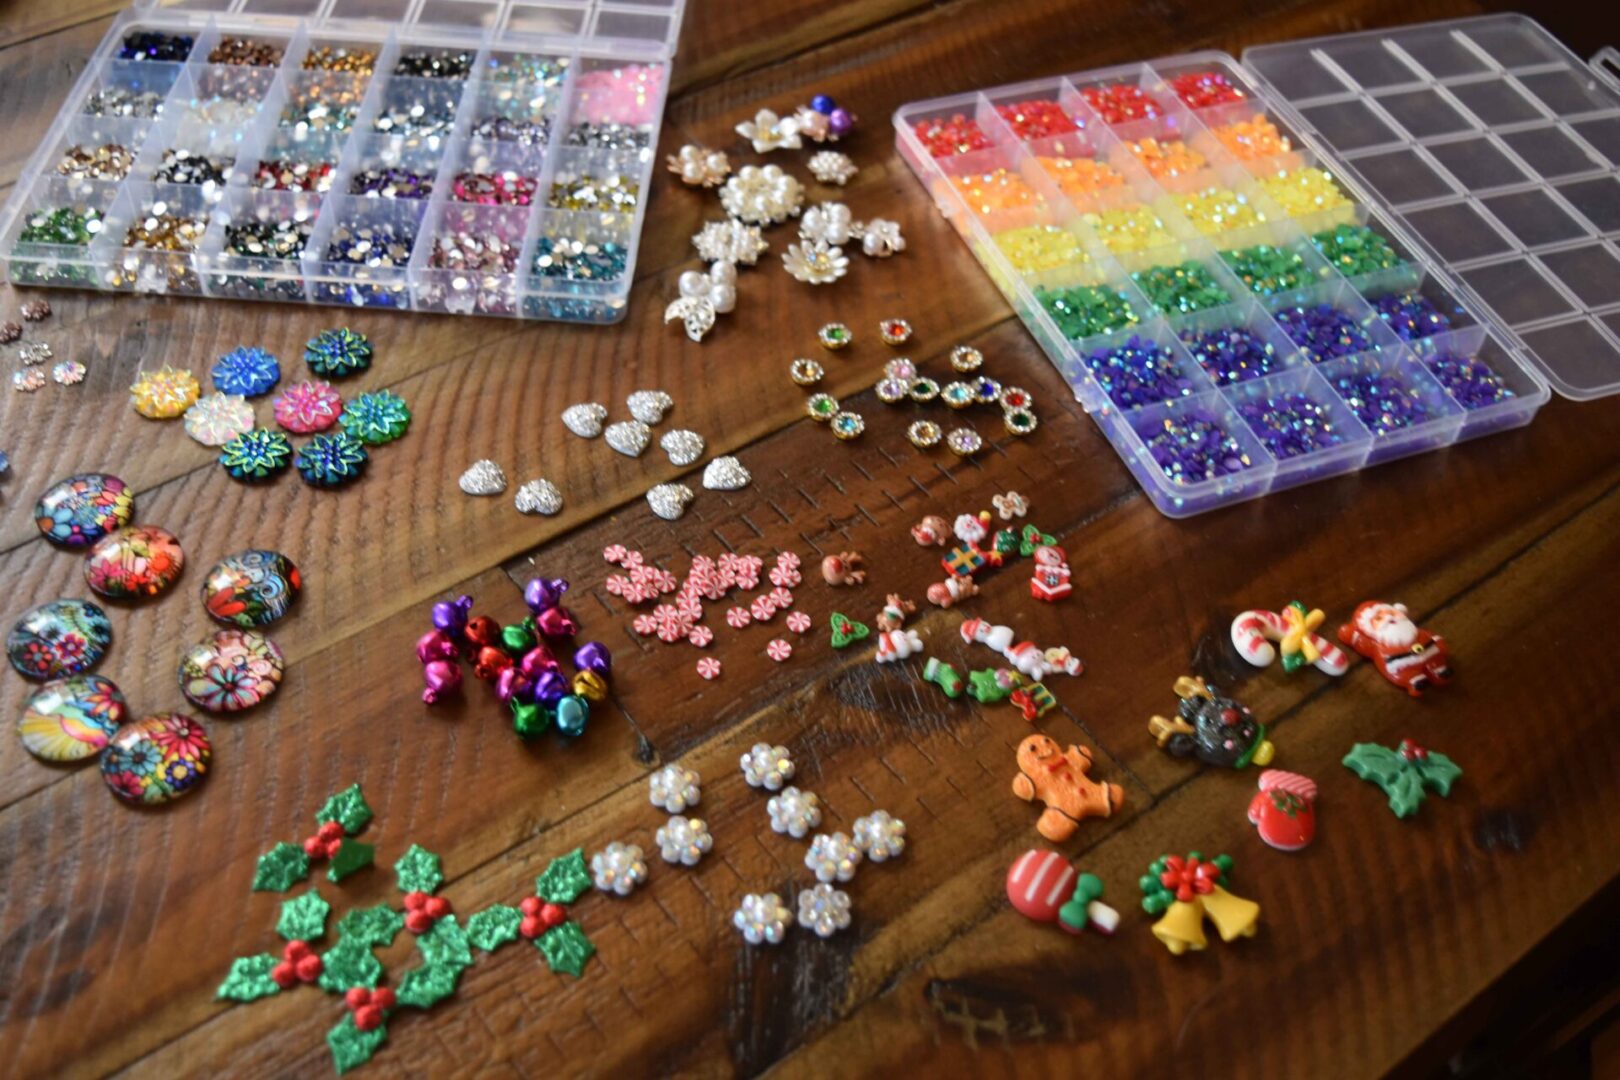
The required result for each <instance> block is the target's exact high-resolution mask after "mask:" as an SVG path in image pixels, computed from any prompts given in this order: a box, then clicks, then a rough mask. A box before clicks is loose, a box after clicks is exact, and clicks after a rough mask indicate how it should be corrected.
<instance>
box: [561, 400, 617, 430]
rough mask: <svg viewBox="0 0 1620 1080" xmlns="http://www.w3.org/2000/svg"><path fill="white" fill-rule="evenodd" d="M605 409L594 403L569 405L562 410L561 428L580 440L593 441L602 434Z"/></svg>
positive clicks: (605, 417) (605, 415) (605, 416)
mask: <svg viewBox="0 0 1620 1080" xmlns="http://www.w3.org/2000/svg"><path fill="white" fill-rule="evenodd" d="M607 414H608V412H607V407H606V406H604V405H599V404H597V403H596V402H594V401H587V402H584V403H582V404H579V405H570V406H568V408H566V409H564V410H563V414H562V422H563V427H565V428H567V429H568V430H569V431H572V432H573V433H574V434H575V435H578V436H579V437H580V438H582V439H594V438H596V437H597V436H598V435H600V434H602V421H604V420H606V419H607Z"/></svg>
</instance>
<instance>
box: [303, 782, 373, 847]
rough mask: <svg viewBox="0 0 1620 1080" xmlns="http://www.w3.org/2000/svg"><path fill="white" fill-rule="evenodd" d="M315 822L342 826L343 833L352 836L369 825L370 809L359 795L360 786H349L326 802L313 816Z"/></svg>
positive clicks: (363, 797) (362, 796)
mask: <svg viewBox="0 0 1620 1080" xmlns="http://www.w3.org/2000/svg"><path fill="white" fill-rule="evenodd" d="M315 820H316V822H317V823H319V824H321V825H325V824H326V823H327V822H328V821H335V822H337V823H338V824H339V825H342V826H343V831H344V832H346V833H348V834H349V835H350V836H353V835H355V834H356V833H358V832H359V831H360V830H361V829H364V828H365V827H366V826H367V825H368V824H370V823H371V807H369V806H367V805H366V797H365V796H364V795H362V794H360V785H359V784H350V785H349V786H348V787H346V788H344V789H343V790H342V791H340V792H338V793H337V794H336V795H333V796H332V797H331V798H329V799H327V800H326V804H325V805H324V806H322V807H321V810H320V813H318V814H316V815H315Z"/></svg>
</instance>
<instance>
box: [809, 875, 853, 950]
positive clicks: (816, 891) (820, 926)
mask: <svg viewBox="0 0 1620 1080" xmlns="http://www.w3.org/2000/svg"><path fill="white" fill-rule="evenodd" d="M799 925H800V926H802V927H804V928H805V929H806V930H813V931H815V934H816V936H817V937H824V938H826V937H832V936H833V935H834V934H836V933H838V931H840V930H843V929H846V928H847V927H848V926H849V893H847V892H845V891H844V890H842V889H835V888H833V887H832V886H831V885H827V884H825V883H823V884H820V885H817V886H815V887H814V888H810V889H801V890H800V891H799Z"/></svg>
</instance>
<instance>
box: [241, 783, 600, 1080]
mask: <svg viewBox="0 0 1620 1080" xmlns="http://www.w3.org/2000/svg"><path fill="white" fill-rule="evenodd" d="M371 820H372V812H371V808H370V807H369V806H368V805H367V804H366V801H365V797H364V796H363V795H362V794H361V792H360V785H358V784H355V785H352V786H351V787H349V788H347V789H346V790H344V791H341V792H338V793H337V794H336V795H333V796H332V797H331V798H330V799H328V800H327V801H326V804H325V805H324V806H323V807H322V808H321V811H320V813H319V814H317V815H316V823H317V825H318V826H319V828H318V830H317V831H316V833H315V834H314V835H312V836H310V837H309V838H308V839H306V840H305V841H304V842H303V844H302V845H295V844H290V843H282V844H277V845H276V846H275V847H274V848H272V849H271V850H270V851H268V852H266V853H265V854H264V855H263V856H261V857H260V859H259V863H258V868H257V871H256V873H255V875H254V879H253V888H254V889H255V890H256V891H264V890H274V891H282V892H285V891H287V890H289V889H291V888H292V887H293V886H295V885H296V884H297V883H298V882H299V881H302V880H304V879H305V878H307V877H308V876H309V870H310V866H311V864H312V863H313V862H314V861H318V860H329V861H330V862H331V866H330V868H329V870H328V873H327V878H328V880H330V881H333V882H338V881H341V880H342V879H343V878H345V877H347V876H348V875H349V874H351V873H354V872H355V871H357V870H360V869H363V868H364V867H366V866H370V865H372V862H373V847H372V845H370V844H362V843H360V842H359V841H357V840H355V839H354V836H355V834H357V833H359V832H360V831H362V830H363V829H365V828H366V826H367V825H368V824H370V822H371ZM394 873H395V875H396V880H397V882H398V886H399V890H400V892H401V893H403V894H404V896H403V900H402V907H403V910H396V909H395V908H393V907H390V906H389V905H387V904H379V905H377V906H375V907H369V908H353V909H350V910H349V911H347V912H345V913H344V914H343V915H342V916H341V917H340V918H339V919H338V920H337V922H336V925H335V927H334V929H333V940H332V941H331V943H330V945H329V947H328V948H327V949H326V951H325V952H323V953H317V952H316V951H315V949H314V946H313V945H312V944H311V943H312V942H315V941H318V940H321V939H323V938H325V937H326V936H327V925H328V920H329V917H330V915H331V911H332V906H331V904H330V903H329V902H328V901H327V900H326V898H324V897H323V896H321V895H320V893H319V891H318V890H317V889H316V888H315V887H313V886H312V887H311V888H310V889H308V890H306V891H305V892H303V893H301V894H300V895H298V896H296V897H292V898H291V899H288V900H285V901H283V902H282V905H281V913H280V917H279V918H278V920H277V923H276V932H277V933H278V934H279V935H280V936H281V937H282V938H283V939H284V940H285V942H286V944H285V945H284V946H283V948H282V952H281V955H280V956H279V957H278V956H277V955H276V954H274V953H269V952H266V953H259V954H257V955H253V956H244V957H239V958H238V959H236V960H234V961H232V963H231V969H230V972H229V973H228V974H227V975H226V977H225V980H224V981H223V982H222V983H221V984H220V986H219V990H218V994H217V996H218V997H219V998H220V999H221V1000H224V1001H231V1002H237V1003H245V1002H249V1001H257V1000H258V999H260V998H264V997H270V996H272V995H274V994H278V993H280V992H282V991H283V990H292V989H295V988H296V987H298V986H299V985H302V984H311V985H315V986H318V987H319V988H320V989H322V990H324V991H326V992H327V993H329V994H335V995H340V996H341V997H342V998H343V1002H344V1006H345V1008H346V1009H347V1010H348V1011H347V1012H346V1013H345V1015H344V1016H343V1018H342V1020H340V1021H339V1022H338V1024H337V1025H336V1026H335V1027H333V1028H332V1029H331V1030H330V1031H328V1032H327V1034H326V1042H327V1046H328V1047H329V1048H330V1050H331V1052H332V1063H333V1065H334V1067H335V1068H336V1069H337V1071H338V1072H339V1073H340V1074H341V1073H344V1072H347V1071H348V1070H350V1069H352V1068H354V1067H355V1066H357V1065H362V1064H364V1063H365V1062H367V1061H370V1060H371V1057H372V1055H373V1054H375V1053H376V1052H377V1050H378V1049H379V1048H380V1047H381V1046H382V1044H383V1043H384V1042H386V1041H387V1039H388V1026H387V1021H388V1018H389V1016H391V1015H392V1014H393V1013H394V1012H395V1011H397V1010H399V1009H402V1008H412V1009H428V1008H432V1007H433V1006H434V1005H437V1004H438V1003H439V1002H441V1001H443V1000H444V999H445V998H447V997H449V996H450V995H451V994H453V993H455V991H456V987H457V985H458V984H459V983H460V981H461V974H462V972H463V971H465V970H466V969H467V968H469V967H471V966H472V964H473V962H474V953H473V950H474V949H478V950H479V951H480V952H482V953H485V954H488V953H492V952H494V951H495V950H496V949H498V948H500V947H501V946H503V945H506V944H508V943H509V942H512V941H516V940H517V939H518V938H520V937H522V938H526V939H528V940H532V941H533V942H534V943H535V946H536V947H537V948H538V949H539V950H540V953H541V954H542V955H543V956H544V957H545V959H546V963H547V965H548V966H549V967H550V969H551V970H552V971H556V972H566V973H568V974H570V975H575V976H578V975H579V974H581V973H582V972H583V971H584V969H585V965H586V963H587V962H589V960H590V958H591V957H592V956H593V955H595V953H596V947H595V946H594V945H593V944H592V943H591V940H590V938H589V937H587V936H586V934H585V931H584V930H583V929H582V928H581V927H580V925H579V924H578V923H577V922H574V921H573V920H571V919H569V918H568V911H567V907H568V905H570V904H572V903H573V902H574V901H575V900H577V899H578V898H579V897H580V895H581V894H582V893H584V892H585V890H586V889H588V888H590V885H591V876H590V872H589V870H588V869H587V868H586V865H585V856H584V852H583V851H581V850H579V849H575V850H574V851H571V852H569V853H568V854H567V855H564V856H562V857H560V858H556V859H553V860H552V861H551V863H550V864H549V865H548V866H547V867H546V870H545V872H544V873H542V874H541V875H540V876H539V877H538V878H537V879H536V881H535V895H534V896H531V897H526V898H525V899H524V900H523V902H522V904H521V905H520V906H519V907H509V906H507V905H505V904H493V905H491V906H490V907H488V908H485V909H484V910H482V911H478V912H474V913H473V914H472V915H471V916H469V917H468V919H467V923H466V925H465V926H462V925H461V923H460V922H459V921H458V920H457V918H456V916H455V914H454V912H453V911H452V910H451V908H450V904H449V901H447V900H445V899H444V898H443V897H440V896H438V895H436V894H437V893H438V890H439V887H440V886H441V885H442V884H443V883H444V870H443V864H442V861H441V860H440V858H439V856H438V855H436V854H434V853H433V852H431V851H428V850H427V849H425V848H423V847H421V846H420V845H417V844H412V845H411V846H410V847H409V848H408V849H407V850H406V851H405V852H404V854H402V855H401V856H400V857H399V858H398V859H397V860H396V861H395V862H394ZM401 930H409V931H410V932H411V933H412V934H414V935H416V951H417V952H418V953H419V954H420V955H421V963H419V964H418V965H417V966H415V967H413V968H410V969H409V970H407V971H405V973H404V974H403V975H402V976H401V977H400V979H399V980H398V983H397V985H396V986H392V987H391V986H384V985H382V984H383V981H384V978H385V976H386V975H387V972H386V971H385V970H384V968H383V965H382V962H381V961H380V960H378V959H377V956H376V953H375V950H376V949H378V948H380V947H385V946H387V945H390V944H392V943H393V941H394V939H395V938H396V937H397V936H398V934H399V932H400V931H401Z"/></svg>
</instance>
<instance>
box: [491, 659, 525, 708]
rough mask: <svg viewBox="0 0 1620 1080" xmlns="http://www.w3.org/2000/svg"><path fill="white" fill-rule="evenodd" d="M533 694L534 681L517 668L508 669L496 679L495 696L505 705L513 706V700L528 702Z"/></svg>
mask: <svg viewBox="0 0 1620 1080" xmlns="http://www.w3.org/2000/svg"><path fill="white" fill-rule="evenodd" d="M533 692H534V680H533V679H531V678H529V677H528V676H527V675H525V674H523V672H522V671H521V670H519V669H518V668H517V667H515V666H514V667H509V668H506V669H505V670H503V671H502V672H501V673H500V674H499V675H497V676H496V677H495V696H496V697H498V698H500V699H501V701H502V703H504V704H511V702H512V701H513V699H517V700H519V701H522V700H526V699H527V698H528V697H529V696H530V695H531V694H532V693H533Z"/></svg>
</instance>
